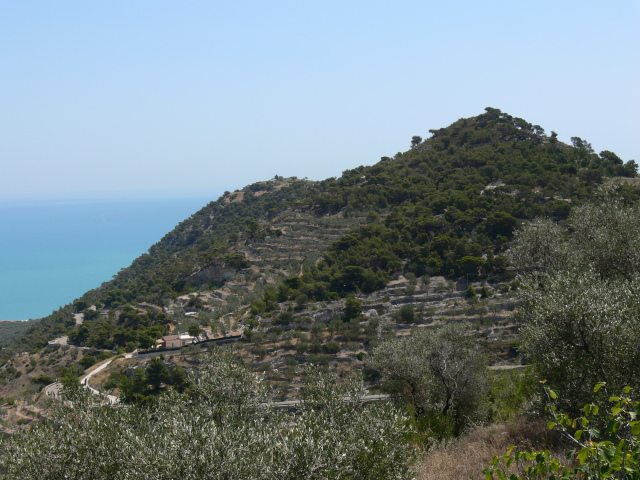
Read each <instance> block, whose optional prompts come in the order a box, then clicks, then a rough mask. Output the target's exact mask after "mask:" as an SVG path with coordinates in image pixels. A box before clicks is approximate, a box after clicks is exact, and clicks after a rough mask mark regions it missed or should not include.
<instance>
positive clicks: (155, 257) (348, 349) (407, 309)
mask: <svg viewBox="0 0 640 480" xmlns="http://www.w3.org/2000/svg"><path fill="white" fill-rule="evenodd" d="M429 134H430V137H429V138H427V139H425V140H423V139H422V138H421V137H419V136H414V137H413V138H411V141H410V148H409V150H407V151H406V152H403V153H397V154H396V155H394V156H392V157H386V156H385V157H382V158H381V159H380V161H378V162H377V163H376V164H374V165H371V166H360V167H357V168H355V169H350V170H346V171H345V172H343V174H342V176H341V177H339V178H329V179H326V180H323V181H310V180H306V179H297V178H284V177H279V176H276V177H274V178H272V179H270V180H267V181H263V182H257V183H254V184H252V185H248V186H246V187H245V188H243V189H241V190H238V191H234V192H225V193H224V195H222V196H221V197H220V198H219V199H217V200H215V201H212V202H211V203H209V204H208V205H207V206H205V207H204V208H202V209H201V210H200V211H198V212H196V213H194V214H193V215H192V216H191V217H189V218H188V219H185V220H184V221H183V222H181V223H180V224H179V225H178V226H177V227H176V228H175V229H174V230H173V231H171V232H169V233H167V234H166V235H165V236H164V237H163V238H162V239H161V240H160V241H159V242H158V243H156V244H155V245H153V246H151V248H150V249H149V252H148V253H146V254H144V255H142V256H140V257H139V258H137V259H136V260H135V261H134V262H133V263H132V264H131V266H129V267H128V268H125V269H123V270H122V271H120V272H119V273H118V274H117V275H116V276H115V278H114V279H113V280H111V281H108V282H105V283H104V284H103V285H102V286H101V287H100V288H98V289H95V290H92V291H89V292H87V293H86V294H85V295H83V296H82V297H81V298H79V299H76V300H75V301H74V302H73V303H70V304H69V305H67V306H65V307H64V308H62V309H60V310H59V311H57V312H54V313H53V314H52V315H50V316H48V317H46V318H44V319H42V320H40V321H39V322H38V323H37V324H36V325H34V326H32V327H30V328H29V330H28V331H27V332H26V334H25V335H24V336H22V338H20V340H18V341H17V342H15V343H14V344H13V345H12V347H11V349H10V350H5V351H3V353H4V354H5V357H4V358H5V360H3V365H2V366H1V367H0V378H1V380H0V383H2V384H3V385H4V387H3V386H2V385H0V389H2V388H4V389H5V391H11V392H12V394H14V392H15V391H16V388H14V387H12V385H13V383H12V382H13V377H12V376H13V375H16V373H15V372H17V371H18V370H16V368H15V366H14V365H13V364H14V363H15V361H13V360H12V361H9V362H7V360H8V359H9V356H8V354H9V353H14V352H30V354H31V355H32V357H33V358H36V362H40V360H39V359H40V358H45V357H46V356H47V355H48V354H45V352H44V351H42V349H43V347H45V346H46V344H47V342H48V341H50V340H53V339H54V338H56V337H60V336H63V335H66V336H68V341H69V344H70V345H71V347H68V346H67V347H64V348H65V350H64V352H67V350H68V349H69V348H71V349H72V350H74V349H75V348H83V349H84V350H83V355H80V356H78V355H76V356H75V358H77V360H78V361H79V360H81V359H82V362H83V363H73V362H70V361H66V362H65V363H64V366H66V367H67V368H68V367H69V366H70V365H75V367H74V368H76V370H77V372H81V371H83V370H84V369H85V368H89V367H91V365H92V364H93V363H95V362H97V361H100V360H101V359H103V358H107V357H108V356H109V355H113V353H109V352H114V353H116V352H117V353H124V352H127V351H133V350H134V349H140V350H144V349H149V348H152V347H155V344H156V340H157V339H158V338H160V337H162V336H163V335H166V334H169V333H171V332H173V333H177V332H186V331H187V329H188V328H189V327H190V326H192V329H193V328H194V327H197V328H196V331H198V333H199V334H201V335H202V338H205V337H207V338H216V337H223V336H224V335H225V334H228V333H229V332H237V333H243V335H244V336H243V339H242V341H241V342H239V343H238V344H237V345H236V347H235V348H236V351H237V352H238V354H239V355H240V356H242V357H243V358H245V360H247V361H249V362H250V363H252V364H253V365H254V367H255V368H256V369H259V370H262V371H267V372H270V373H269V375H270V376H271V377H270V378H272V381H273V384H274V385H275V386H277V387H278V392H279V394H280V395H281V396H282V397H286V396H287V395H292V394H295V392H296V389H297V387H298V386H299V377H297V375H296V374H295V373H294V370H295V368H294V367H295V366H296V365H297V364H299V363H304V362H306V361H308V360H309V359H311V360H313V361H314V363H318V364H321V365H327V366H329V367H330V368H331V369H333V370H335V371H339V372H342V374H348V373H349V372H351V371H359V372H363V371H364V374H365V376H367V375H369V377H368V378H369V380H371V381H372V382H374V383H375V382H376V381H377V380H376V377H375V374H374V373H372V372H367V371H366V369H364V370H363V368H364V367H363V363H362V359H363V358H365V357H366V355H367V353H368V352H370V350H371V349H372V348H374V347H375V346H376V345H378V343H379V342H380V341H382V340H383V339H385V338H389V337H390V336H395V335H404V334H407V333H408V331H409V329H410V328H411V327H412V326H428V325H437V324H441V323H446V322H447V321H449V320H452V319H453V320H456V321H459V322H470V323H471V324H473V325H474V328H475V330H476V332H477V335H476V336H477V340H478V342H480V344H481V346H482V349H483V351H484V352H485V353H486V354H487V355H488V356H489V357H490V359H491V363H492V364H494V365H495V366H496V368H497V367H500V366H502V367H505V366H508V365H517V364H520V363H521V359H520V358H519V356H518V354H517V351H516V347H517V341H518V336H517V330H518V325H517V323H516V322H515V321H514V320H513V319H512V316H511V312H512V311H513V310H514V308H515V307H516V302H515V299H514V298H513V296H512V292H513V289H514V288H515V287H516V286H515V285H513V284H512V280H513V278H514V272H513V271H512V269H511V268H510V266H509V264H508V262H507V260H506V258H505V256H504V253H505V251H506V250H507V249H508V248H509V244H510V240H511V238H512V235H513V231H514V229H516V228H517V226H518V225H519V224H521V223H523V222H526V221H528V220H530V219H533V218H534V217H537V216H546V217H549V218H552V219H554V220H555V221H557V222H562V221H563V220H564V219H566V218H567V216H568V215H569V212H570V211H571V209H572V207H573V206H575V205H579V204H581V203H582V202H585V201H588V200H590V199H591V198H592V197H593V192H594V188H595V187H596V186H597V185H598V184H600V183H602V182H603V181H605V180H606V179H609V178H618V179H623V180H625V179H629V180H632V179H633V178H634V177H635V176H636V173H637V165H636V164H635V162H634V161H633V160H630V161H627V162H624V161H623V160H622V159H620V158H619V157H618V156H617V155H615V154H614V153H613V152H611V151H603V152H600V153H599V154H597V153H595V152H594V151H593V149H592V148H591V146H590V145H589V143H588V142H587V141H585V140H583V139H580V138H579V137H574V138H573V139H572V145H567V144H564V143H562V142H560V141H558V140H557V135H556V134H555V132H551V134H549V135H547V134H546V132H545V130H544V129H543V128H542V127H540V126H538V125H532V124H530V123H528V122H526V121H525V120H523V119H520V118H517V117H512V116H510V115H508V114H506V113H503V112H501V111H500V110H497V109H494V108H487V109H486V112H485V113H483V114H481V115H478V116H476V117H472V118H467V119H460V120H458V121H457V122H455V123H453V124H452V125H450V126H448V127H446V128H440V129H435V130H430V131H429ZM629 183H631V182H629ZM623 194H624V195H625V196H626V197H627V198H629V199H630V200H634V199H637V198H638V191H637V189H636V187H635V186H633V185H624V186H623ZM469 287H473V288H474V289H475V291H476V292H477V293H476V294H475V295H470V294H469ZM52 348H53V349H54V350H55V349H58V348H60V347H58V346H55V345H54V346H53V347H52ZM197 351H198V349H197V348H196V350H192V351H191V353H192V354H195V353H197ZM36 355H37V357H35V356H36ZM184 355H187V356H188V355H189V351H188V350H187V351H186V353H184ZM65 358H66V356H65ZM175 360H176V361H177V360H178V357H177V356H176V357H175ZM24 362H27V364H28V362H30V360H28V359H24V360H23V362H22V363H24ZM140 362H142V363H140ZM144 362H145V360H144V359H141V361H138V362H136V361H135V360H126V361H125V360H124V359H123V360H118V361H117V362H114V364H113V368H112V370H111V373H108V372H107V373H105V374H104V375H103V378H102V379H101V380H100V379H96V381H101V382H102V384H105V383H107V382H109V381H110V383H107V384H108V385H109V388H112V389H113V388H117V386H118V384H119V382H121V378H122V377H121V375H123V373H122V372H124V369H126V367H127V366H128V367H131V365H134V366H135V365H138V364H142V365H148V362H147V363H146V364H145V363H144ZM180 363H183V366H185V367H188V362H187V363H184V359H182V360H180V361H178V364H180ZM62 368H63V365H62V364H60V365H59V366H58V367H57V369H56V368H45V369H42V372H43V373H45V374H47V375H51V376H59V375H61V373H62ZM131 368H133V367H131ZM38 372H40V370H38ZM40 374H42V373H40ZM109 375H110V376H109ZM21 381H22V382H23V383H24V379H22V380H21ZM23 386H24V385H23ZM32 390H34V389H32ZM33 393H34V392H31V393H30V394H33ZM35 393H37V392H35ZM5 395H6V393H5Z"/></svg>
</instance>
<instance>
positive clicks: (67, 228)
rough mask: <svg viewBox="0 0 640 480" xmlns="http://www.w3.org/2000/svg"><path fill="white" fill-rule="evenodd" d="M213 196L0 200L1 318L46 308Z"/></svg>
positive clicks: (104, 277)
mask: <svg viewBox="0 0 640 480" xmlns="http://www.w3.org/2000/svg"><path fill="white" fill-rule="evenodd" d="M217 197H218V195H215V196H213V195H212V196H211V197H210V198H209V197H207V198H183V199H161V200H127V201H94V202H86V201H85V202H81V201H74V202H66V203H61V202H57V203H53V202H44V201H42V202H32V203H25V202H22V203H15V202H14V203H8V202H2V203H0V320H25V319H29V318H40V317H43V316H46V315H49V314H50V313H51V312H52V311H54V310H56V309H57V308H58V307H60V306H62V305H66V304H67V303H70V302H71V301H73V300H74V299H75V298H77V297H79V296H81V295H82V294H83V293H85V292H86V291H87V290H90V289H92V288H95V287H98V286H100V284H101V283H102V282H105V281H108V280H110V279H111V278H112V276H113V275H115V274H116V273H117V272H118V271H119V270H120V269H121V268H124V267H127V266H129V265H130V264H131V262H132V261H133V260H134V259H135V258H136V257H138V256H139V255H141V254H143V253H145V252H146V251H147V250H148V249H149V247H150V246H151V245H153V244H154V243H156V242H157V241H159V240H160V239H161V238H162V237H163V236H164V234H165V233H167V232H169V231H170V230H172V229H173V227H175V226H176V225H177V224H178V223H180V222H181V221H182V220H184V219H185V218H187V217H189V216H190V215H191V214H192V213H195V212H196V211H198V210H199V209H200V208H202V207H203V206H205V205H206V204H207V203H208V202H210V201H211V200H215V199H216V198H217Z"/></svg>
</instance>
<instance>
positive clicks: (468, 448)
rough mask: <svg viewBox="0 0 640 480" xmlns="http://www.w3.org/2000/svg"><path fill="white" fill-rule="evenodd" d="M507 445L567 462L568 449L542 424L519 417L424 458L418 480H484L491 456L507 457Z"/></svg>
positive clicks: (482, 428) (475, 432) (479, 430)
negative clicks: (545, 450) (548, 451)
mask: <svg viewBox="0 0 640 480" xmlns="http://www.w3.org/2000/svg"><path fill="white" fill-rule="evenodd" d="M510 445H516V447H517V448H518V449H520V450H542V449H547V450H550V451H551V452H552V454H553V455H555V456H556V457H558V458H561V459H564V458H566V452H567V450H568V448H567V446H566V445H564V444H563V442H562V441H561V439H560V437H559V436H558V435H557V434H556V433H554V432H551V431H550V430H548V429H547V426H546V422H545V421H544V420H536V421H527V420H525V419H524V418H522V417H519V418H517V419H515V420H513V421H512V422H509V423H498V424H491V425H486V426H480V427H477V428H475V429H474V430H473V431H471V432H469V433H467V434H465V435H463V436H462V437H460V438H459V439H458V440H457V441H455V442H454V443H451V444H449V445H447V446H444V447H438V448H435V449H434V450H432V451H430V452H427V453H425V454H424V456H423V457H422V459H421V460H420V462H419V465H418V468H417V477H416V478H417V480H469V479H471V478H475V479H479V478H484V475H483V474H482V470H483V469H485V468H486V467H488V466H490V465H491V460H492V459H493V457H494V456H499V455H503V454H505V453H506V451H507V448H508V447H509V446H510Z"/></svg>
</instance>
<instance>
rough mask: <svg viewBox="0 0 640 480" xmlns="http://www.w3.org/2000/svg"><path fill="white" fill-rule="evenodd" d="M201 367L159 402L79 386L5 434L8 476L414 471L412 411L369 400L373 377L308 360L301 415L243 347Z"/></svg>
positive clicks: (1, 442) (1, 474)
mask: <svg viewBox="0 0 640 480" xmlns="http://www.w3.org/2000/svg"><path fill="white" fill-rule="evenodd" d="M199 367H200V368H199V369H198V370H196V371H192V372H190V374H189V381H190V383H191V385H190V388H189V389H188V390H187V393H185V394H179V393H178V392H177V391H173V392H170V393H169V394H167V395H162V396H160V397H159V399H158V402H157V404H155V405H151V406H149V407H140V406H126V407H123V406H111V405H104V404H101V403H100V402H99V399H98V397H97V396H95V395H91V394H89V393H88V391H87V390H85V389H79V390H77V391H76V392H74V393H73V394H72V395H71V398H69V399H68V401H67V402H64V403H62V404H56V405H55V415H54V416H53V417H52V418H51V419H49V420H48V421H43V422H39V423H37V424H36V425H35V426H34V428H33V429H31V431H29V432H26V431H24V432H18V433H17V434H15V435H13V436H11V437H8V438H0V478H16V479H21V478H24V479H27V478H28V479H57V478H77V479H81V478H91V479H136V480H139V479H142V480H144V479H175V478H180V479H202V478H207V479H225V480H233V479H273V480H275V479H300V478H309V479H320V478H322V479H342V478H350V479H363V480H364V479H370V478H372V479H409V478H412V477H413V475H412V473H411V471H410V465H411V462H412V458H413V448H412V447H411V446H410V445H409V444H408V443H407V441H406V438H407V434H408V433H410V431H409V430H408V427H406V423H407V419H406V418H405V417H404V416H403V415H402V414H401V413H400V412H399V411H398V410H397V409H395V408H394V407H393V406H392V405H391V404H388V403H385V402H381V403H378V404H375V405H368V404H365V403H364V402H363V399H362V397H363V396H364V395H365V394H366V390H365V389H364V387H363V386H362V383H359V382H354V383H344V384H342V383H339V382H338V381H337V379H336V377H332V376H328V375H323V374H319V373H315V372H314V371H313V370H312V369H311V368H309V369H308V371H307V374H306V377H307V383H306V387H305V389H304V395H303V398H302V402H301V405H300V406H299V408H298V410H297V412H295V413H294V414H288V413H286V412H285V411H282V410H278V409H276V408H274V406H273V405H272V404H271V403H270V402H269V389H270V386H269V384H268V382H266V381H264V380H263V379H262V378H261V377H259V376H257V375H255V374H254V373H253V372H251V370H250V368H249V367H248V366H246V365H244V364H243V363H242V361H240V360H238V359H236V358H234V357H232V356H231V355H222V356H220V355H213V356H211V357H210V358H209V359H208V360H206V361H204V362H203V363H202V364H201V365H200V366H199Z"/></svg>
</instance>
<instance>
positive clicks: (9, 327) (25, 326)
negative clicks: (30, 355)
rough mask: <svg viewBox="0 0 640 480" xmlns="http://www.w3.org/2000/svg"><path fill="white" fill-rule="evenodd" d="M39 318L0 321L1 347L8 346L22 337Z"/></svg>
mask: <svg viewBox="0 0 640 480" xmlns="http://www.w3.org/2000/svg"><path fill="white" fill-rule="evenodd" d="M36 322H37V320H25V321H16V322H12V321H6V322H0V348H3V347H8V346H9V345H11V344H13V343H15V342H16V341H17V340H18V339H19V338H20V337H22V336H23V335H24V334H25V332H26V331H27V330H29V328H31V327H33V325H34V324H35V323H36Z"/></svg>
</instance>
